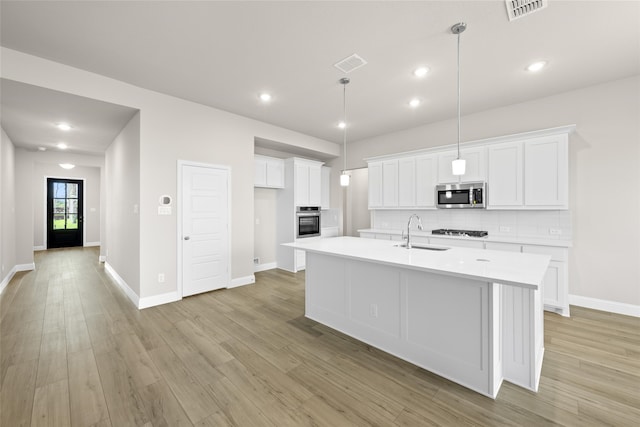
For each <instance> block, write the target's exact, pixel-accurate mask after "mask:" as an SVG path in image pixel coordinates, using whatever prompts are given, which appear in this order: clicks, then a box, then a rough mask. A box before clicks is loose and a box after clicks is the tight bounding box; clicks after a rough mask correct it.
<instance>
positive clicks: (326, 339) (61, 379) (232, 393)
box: [0, 248, 640, 427]
mask: <svg viewBox="0 0 640 427" xmlns="http://www.w3.org/2000/svg"><path fill="white" fill-rule="evenodd" d="M97 259H98V248H74V249H61V250H50V251H42V252H37V253H36V267H37V269H36V270H35V271H32V272H26V273H19V274H17V275H16V277H14V279H13V280H12V281H11V283H10V284H9V285H8V286H7V288H6V289H5V290H4V292H3V293H2V295H1V296H0V316H1V326H0V327H1V330H0V332H1V347H0V352H1V365H0V367H1V375H2V392H1V400H2V402H1V405H2V406H1V410H2V415H1V417H2V419H1V424H0V425H1V426H3V427H4V426H7V427H8V426H18V425H26V426H28V425H32V426H39V425H49V426H67V425H72V426H118V427H120V426H129V425H136V426H191V425H201V426H206V425H209V426H225V425H237V426H261V425H267V426H271V425H273V426H276V425H277V426H287V425H289V426H304V425H322V426H325V425H326V426H347V425H390V426H401V425H404V426H409V425H553V424H556V425H603V424H614V425H618V426H624V425H634V422H635V421H637V420H638V419H639V418H640V409H638V408H640V393H639V391H640V381H639V380H640V364H639V362H638V357H637V356H638V354H640V328H638V326H639V319H636V318H631V317H625V316H618V315H612V314H609V313H603V312H598V311H593V310H587V309H580V308H578V307H572V316H573V317H571V318H570V319H567V318H563V317H561V316H558V315H555V314H550V313H545V329H546V336H545V343H546V354H545V362H544V367H543V372H542V379H541V383H540V392H539V393H537V394H534V393H530V392H528V391H525V390H523V389H521V388H519V387H516V386H513V385H511V384H508V383H505V384H503V387H502V390H501V392H500V394H499V396H498V399H496V400H495V401H493V400H491V399H488V398H486V397H483V396H481V395H479V394H477V393H474V392H471V391H469V390H467V389H465V388H464V387H461V386H459V385H457V384H453V383H451V382H449V381H447V380H445V379H443V378H441V377H438V376H437V375H434V374H431V373H429V372H426V371H424V370H422V369H419V368H416V367H415V366H414V365H411V364H409V363H406V362H403V361H401V360H399V359H396V358H394V357H393V356H390V355H388V354H385V353H383V352H381V351H378V350H376V349H374V348H371V347H369V346H367V345H365V344H363V343H360V342H358V341H355V340H353V339H350V338H348V337H345V336H344V335H341V334H339V333H337V332H335V331H332V330H331V329H329V328H327V327H324V326H322V325H319V324H317V323H315V322H313V321H310V320H308V319H306V318H305V317H304V316H303V311H304V274H303V273H299V274H290V273H286V272H283V271H281V270H270V271H266V272H263V273H259V274H257V275H256V277H257V281H256V284H255V285H253V286H244V287H240V288H235V289H230V290H221V291H216V292H210V293H206V294H201V295H197V296H194V297H189V298H186V299H184V300H182V301H179V302H176V303H173V304H166V305H163V306H159V307H154V308H149V309H145V310H142V311H139V310H137V309H136V308H135V307H134V306H133V304H132V303H131V302H130V301H129V300H128V299H127V297H126V296H125V295H124V293H123V292H121V290H120V289H119V288H118V287H117V285H116V284H115V283H114V282H113V281H112V280H111V279H110V278H109V276H108V275H106V274H105V272H104V266H103V264H100V263H98V261H97Z"/></svg>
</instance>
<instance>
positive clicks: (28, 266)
mask: <svg viewBox="0 0 640 427" xmlns="http://www.w3.org/2000/svg"><path fill="white" fill-rule="evenodd" d="M14 268H15V269H16V271H31V270H35V269H36V264H35V263H34V262H30V263H28V264H18V265H16V266H15V267H14Z"/></svg>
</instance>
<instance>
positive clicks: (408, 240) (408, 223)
mask: <svg viewBox="0 0 640 427" xmlns="http://www.w3.org/2000/svg"><path fill="white" fill-rule="evenodd" d="M413 218H416V219H417V220H418V230H420V231H422V220H421V219H420V217H419V216H418V215H416V214H413V215H411V216H410V217H409V222H407V245H406V246H407V249H411V221H413ZM403 237H404V236H403Z"/></svg>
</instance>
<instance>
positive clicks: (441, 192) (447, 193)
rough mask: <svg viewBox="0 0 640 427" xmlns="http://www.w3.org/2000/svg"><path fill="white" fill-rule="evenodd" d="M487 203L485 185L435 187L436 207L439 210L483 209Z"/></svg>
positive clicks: (441, 185)
mask: <svg viewBox="0 0 640 427" xmlns="http://www.w3.org/2000/svg"><path fill="white" fill-rule="evenodd" d="M486 201H487V183H485V182H466V183H464V184H440V185H436V207H437V208H439V209H484V208H486Z"/></svg>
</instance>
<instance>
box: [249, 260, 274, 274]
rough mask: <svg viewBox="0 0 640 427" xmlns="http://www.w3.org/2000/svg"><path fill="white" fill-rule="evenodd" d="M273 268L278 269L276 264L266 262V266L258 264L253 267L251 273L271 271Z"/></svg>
mask: <svg viewBox="0 0 640 427" xmlns="http://www.w3.org/2000/svg"><path fill="white" fill-rule="evenodd" d="M274 268H278V263H277V262H268V263H266V264H258V265H256V266H255V267H253V272H254V273H258V272H260V271H267V270H273V269H274Z"/></svg>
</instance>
